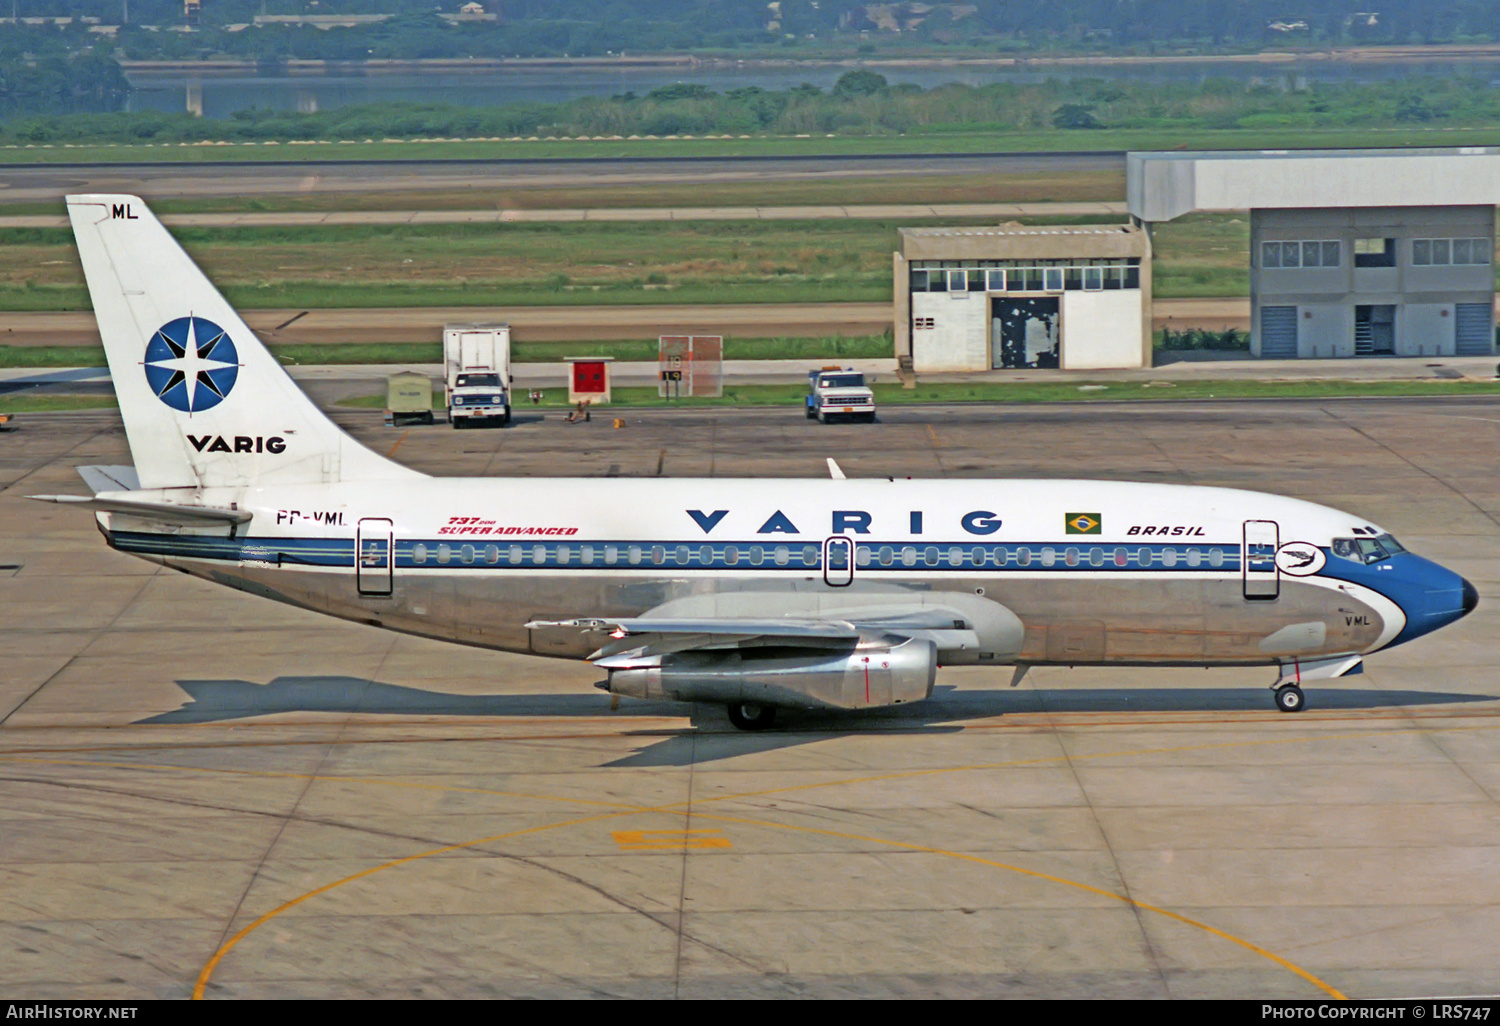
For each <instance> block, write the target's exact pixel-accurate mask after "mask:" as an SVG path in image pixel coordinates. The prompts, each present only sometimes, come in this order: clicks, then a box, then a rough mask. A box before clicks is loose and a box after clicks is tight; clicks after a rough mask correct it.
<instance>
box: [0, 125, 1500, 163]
mask: <svg viewBox="0 0 1500 1026" xmlns="http://www.w3.org/2000/svg"><path fill="white" fill-rule="evenodd" d="M1497 144H1500V126H1496V125H1494V124H1492V123H1490V124H1467V125H1455V124H1444V125H1441V126H1438V125H1429V126H1421V125H1419V126H1396V125H1391V126H1386V125H1374V126H1369V127H1352V128H1341V127H1310V128H1302V127H1265V128H1262V127H1252V128H1229V129H1211V128H1210V129H1205V128H1199V127H1195V126H1184V127H1171V126H1164V127H1159V128H1137V129H1109V128H1106V129H1098V130H1093V131H1079V130H1067V129H1054V128H1038V129H1027V130H996V129H989V128H986V127H984V126H974V127H970V126H962V127H958V128H951V129H946V128H939V129H937V130H933V131H928V132H921V133H916V132H913V133H909V134H906V135H887V136H864V135H829V134H827V133H816V134H815V133H805V135H804V137H797V136H756V137H751V138H748V139H742V138H733V139H725V138H713V139H710V138H677V139H667V138H658V139H620V140H610V139H582V138H573V139H553V140H549V139H535V140H532V139H514V140H512V139H499V140H495V139H431V138H423V139H409V140H401V141H397V140H390V141H385V140H375V141H365V140H359V141H346V142H305V143H285V144H277V143H258V142H240V143H159V144H152V143H145V144H129V143H105V144H89V143H80V144H72V145H68V144H60V143H39V144H28V145H25V146H19V147H17V148H16V149H9V148H0V163H3V164H50V163H58V164H61V163H117V162H141V163H168V162H172V163H176V162H187V163H219V162H223V161H255V162H260V161H266V162H271V161H278V162H280V161H288V160H290V161H328V160H338V161H347V160H422V161H432V160H527V159H531V160H541V159H552V158H557V157H581V158H589V159H611V158H614V159H620V158H642V157H643V158H653V157H763V156H798V157H811V156H882V155H895V154H965V153H1046V152H1098V151H1108V152H1123V151H1125V150H1173V149H1195V150H1197V149H1204V150H1219V149H1226V150H1257V149H1342V148H1355V149H1357V148H1362V147H1368V146H1493V145H1497Z"/></svg>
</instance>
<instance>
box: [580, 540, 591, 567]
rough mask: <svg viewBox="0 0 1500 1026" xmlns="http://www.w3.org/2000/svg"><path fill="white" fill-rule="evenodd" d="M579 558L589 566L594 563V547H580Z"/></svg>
mask: <svg viewBox="0 0 1500 1026" xmlns="http://www.w3.org/2000/svg"><path fill="white" fill-rule="evenodd" d="M578 558H579V560H580V561H581V562H582V563H583V564H584V565H585V566H588V565H590V564H592V563H593V562H594V547H593V546H592V545H580V546H579V547H578Z"/></svg>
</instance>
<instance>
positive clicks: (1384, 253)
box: [1354, 239, 1396, 267]
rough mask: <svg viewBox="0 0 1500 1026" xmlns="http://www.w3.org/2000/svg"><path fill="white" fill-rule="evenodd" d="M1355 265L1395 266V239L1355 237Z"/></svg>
mask: <svg viewBox="0 0 1500 1026" xmlns="http://www.w3.org/2000/svg"><path fill="white" fill-rule="evenodd" d="M1354 266H1355V267H1395V266H1396V240H1395V239H1355V240H1354Z"/></svg>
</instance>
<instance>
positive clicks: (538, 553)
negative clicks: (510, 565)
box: [438, 545, 547, 564]
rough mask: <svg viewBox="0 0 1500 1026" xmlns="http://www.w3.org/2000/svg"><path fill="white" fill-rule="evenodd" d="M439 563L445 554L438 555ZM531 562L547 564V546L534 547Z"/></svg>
mask: <svg viewBox="0 0 1500 1026" xmlns="http://www.w3.org/2000/svg"><path fill="white" fill-rule="evenodd" d="M438 561H439V562H442V561H443V554H442V553H441V552H439V553H438ZM531 561H532V562H533V563H537V564H541V563H545V562H547V546H545V545H533V546H532V547H531Z"/></svg>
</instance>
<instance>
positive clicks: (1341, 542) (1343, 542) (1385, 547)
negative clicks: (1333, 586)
mask: <svg viewBox="0 0 1500 1026" xmlns="http://www.w3.org/2000/svg"><path fill="white" fill-rule="evenodd" d="M1405 551H1406V549H1405V548H1404V547H1402V545H1401V543H1400V542H1398V541H1397V540H1396V539H1395V538H1393V537H1391V536H1390V535H1388V534H1382V535H1380V536H1379V537H1378V538H1335V539H1334V540H1333V554H1334V555H1335V556H1342V557H1344V558H1345V559H1352V560H1353V561H1354V562H1356V563H1366V564H1369V563H1378V562H1380V561H1381V560H1382V559H1390V558H1391V556H1392V555H1394V554H1395V553H1397V552H1405Z"/></svg>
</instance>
